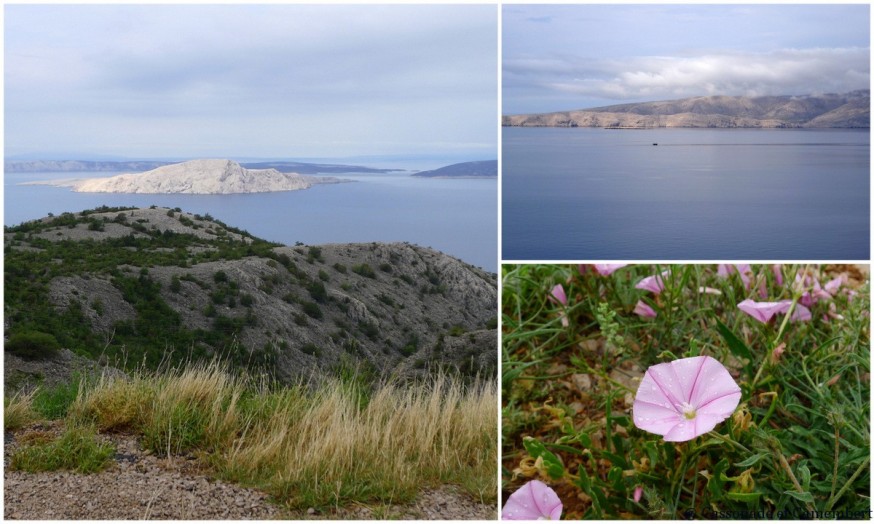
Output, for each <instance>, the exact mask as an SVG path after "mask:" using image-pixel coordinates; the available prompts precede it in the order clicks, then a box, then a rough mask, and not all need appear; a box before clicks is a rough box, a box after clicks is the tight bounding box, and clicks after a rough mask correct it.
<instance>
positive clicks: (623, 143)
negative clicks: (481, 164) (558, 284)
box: [501, 127, 870, 260]
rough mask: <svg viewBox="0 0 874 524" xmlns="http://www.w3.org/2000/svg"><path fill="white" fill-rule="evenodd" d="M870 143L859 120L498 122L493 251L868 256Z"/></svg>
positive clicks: (514, 256)
mask: <svg viewBox="0 0 874 524" xmlns="http://www.w3.org/2000/svg"><path fill="white" fill-rule="evenodd" d="M654 144H658V145H657V146H655V145H654ZM869 150H870V132H869V130H867V129H865V130H847V129H829V130H819V129H817V130H808V129H803V130H802V129H767V130H766V129H644V130H625V129H623V130H610V129H597V128H514V127H505V128H503V164H502V175H501V176H502V199H503V202H502V227H503V235H502V249H503V258H504V259H505V260H541V259H550V260H573V259H581V260H582V259H586V260H593V259H601V260H626V259H628V260H633V259H673V260H685V259H702V260H707V259H711V260H712V259H730V260H736V259H804V260H820V259H822V260H868V259H869V258H870V246H869V238H870V233H869V228H870V220H869V216H870V215H869V209H870V202H869V184H870V175H869V173H870V160H869V158H870V157H869Z"/></svg>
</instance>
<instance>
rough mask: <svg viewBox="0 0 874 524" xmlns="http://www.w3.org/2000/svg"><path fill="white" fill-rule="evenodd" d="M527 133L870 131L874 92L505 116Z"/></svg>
mask: <svg viewBox="0 0 874 524" xmlns="http://www.w3.org/2000/svg"><path fill="white" fill-rule="evenodd" d="M502 123H503V125H504V126H525V127H605V128H653V127H720V128H731V127H752V128H785V127H790V128H802V127H809V128H830V127H831V128H834V127H841V128H852V127H857V128H868V127H870V91H868V90H860V91H852V92H850V93H846V94H842V95H836V94H826V95H807V96H761V97H747V96H705V97H694V98H684V99H681V100H667V101H661V102H644V103H637V104H621V105H614V106H606V107H596V108H591V109H584V110H577V111H563V112H556V113H538V114H529V115H508V116H504V117H503V120H502Z"/></svg>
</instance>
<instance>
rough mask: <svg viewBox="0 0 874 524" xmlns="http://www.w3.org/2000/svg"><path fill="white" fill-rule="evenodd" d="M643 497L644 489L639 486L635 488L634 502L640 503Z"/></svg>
mask: <svg viewBox="0 0 874 524" xmlns="http://www.w3.org/2000/svg"><path fill="white" fill-rule="evenodd" d="M641 495H643V488H642V487H640V486H637V487H635V488H634V502H640V496H641Z"/></svg>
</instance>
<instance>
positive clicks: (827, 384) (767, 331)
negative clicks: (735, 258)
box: [502, 265, 871, 519]
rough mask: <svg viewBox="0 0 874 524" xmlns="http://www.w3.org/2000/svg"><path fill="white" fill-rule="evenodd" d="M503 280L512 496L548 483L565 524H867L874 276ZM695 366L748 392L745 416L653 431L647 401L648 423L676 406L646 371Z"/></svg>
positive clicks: (552, 271)
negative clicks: (720, 522) (860, 522)
mask: <svg viewBox="0 0 874 524" xmlns="http://www.w3.org/2000/svg"><path fill="white" fill-rule="evenodd" d="M502 270H503V282H504V291H503V306H502V307H503V321H502V325H503V329H504V334H503V339H502V344H503V360H504V362H503V369H502V400H503V414H502V424H503V429H502V446H503V455H502V457H503V458H502V460H503V475H502V476H503V487H504V490H505V495H509V494H510V493H513V492H516V491H517V490H518V489H519V488H520V486H522V485H523V484H525V483H526V482H527V481H531V480H534V479H537V480H540V481H542V482H544V483H546V484H547V485H548V486H549V487H550V488H552V489H554V490H555V492H556V493H557V495H558V498H559V499H560V500H561V503H562V504H563V506H564V507H563V511H564V513H563V518H567V519H584V518H594V519H604V518H627V519H644V518H666V519H679V518H710V519H722V518H726V519H759V518H790V519H799V518H800V519H807V518H817V517H819V518H849V519H857V518H865V519H867V518H868V517H869V508H870V498H869V495H870V482H871V480H870V479H871V476H870V451H871V426H870V409H871V406H870V398H871V381H870V346H869V325H870V316H869V315H870V313H869V304H870V299H869V287H868V275H867V272H865V271H860V270H859V269H858V268H856V267H854V266H826V267H822V268H820V267H816V266H793V265H783V266H780V265H777V266H767V265H761V266H758V265H754V266H752V267H750V266H746V265H737V266H728V265H723V266H721V267H717V266H715V265H711V266H701V265H682V266H681V265H671V266H651V265H641V266H627V267H621V268H617V267H615V266H613V267H607V265H604V266H600V267H591V266H580V267H577V266H566V265H518V266H517V265H505V266H503V268H502ZM698 356H707V357H711V358H712V359H715V360H716V361H718V363H719V364H715V365H716V366H717V367H722V366H724V368H725V369H727V372H726V375H725V377H728V374H730V376H731V380H733V381H734V382H736V387H737V388H738V389H739V392H740V395H739V404H737V406H736V408H735V407H734V406H731V407H729V408H728V409H729V410H734V411H733V413H732V414H730V415H729V416H728V418H726V419H725V420H722V419H721V418H720V422H718V423H717V424H716V426H715V428H714V429H712V430H710V431H706V432H703V433H698V432H697V428H698V427H699V426H697V425H695V426H694V427H695V428H696V433H695V434H694V435H691V434H690V435H684V436H683V438H666V436H663V435H662V434H658V433H653V432H649V431H648V430H644V429H641V428H640V427H639V424H638V423H641V424H640V425H645V424H643V423H644V422H646V421H651V420H652V419H648V418H643V419H636V418H635V416H634V411H635V410H636V409H637V408H636V407H635V406H636V405H637V404H636V402H637V401H638V399H639V398H640V397H641V395H643V398H642V400H643V402H645V403H648V405H649V408H648V409H649V410H650V411H652V410H653V409H659V406H661V407H662V408H670V406H668V405H667V404H666V403H664V402H661V403H658V401H657V402H656V403H653V401H652V400H651V399H650V397H647V395H655V393H651V392H650V391H649V390H647V391H645V392H644V393H643V394H641V393H640V392H639V391H638V386H639V385H640V383H641V378H642V377H643V376H644V373H645V372H647V370H652V369H653V367H654V366H656V365H658V364H661V363H669V362H675V361H678V360H680V359H684V358H692V357H698ZM661 369H664V368H661ZM698 369H699V373H700V369H701V368H700V367H699V368H698ZM676 376H677V377H679V379H678V380H679V381H680V382H683V381H684V380H692V379H689V378H685V376H682V375H676ZM712 380H715V379H711V381H712ZM729 382H730V381H729ZM669 383H670V382H669ZM683 383H686V382H683ZM688 383H692V384H695V383H697V376H696V377H695V378H694V381H691V382H688ZM666 387H667V388H668V390H669V391H671V388H672V387H673V386H666ZM702 387H707V386H702ZM653 391H655V389H653ZM693 391H694V387H693ZM705 391H706V390H705ZM699 393H700V391H699ZM689 394H690V395H691V393H689ZM702 394H703V393H702ZM653 398H655V397H653ZM674 402H679V401H678V400H677V401H674ZM684 405H686V404H684ZM653 406H654V407H653ZM665 413H666V415H664V417H665V418H664V419H656V420H658V421H662V420H664V421H667V422H670V417H673V416H674V414H673V413H672V412H670V410H668V409H666V410H665ZM696 416H697V415H696V414H695V412H694V411H692V412H691V414H690V413H689V412H686V416H685V419H694V418H695V417H696ZM678 420H679V426H681V427H682V426H683V424H682V423H683V422H688V420H684V419H683V418H682V417H678ZM664 421H663V422H659V423H666V422H664ZM698 422H699V421H698V420H697V419H696V420H695V424H697V423H698ZM714 422H716V421H715V420H714ZM672 424H673V422H672ZM649 427H652V426H649ZM663 427H668V426H663ZM672 427H674V426H672ZM705 429H706V428H705ZM522 493H524V492H522Z"/></svg>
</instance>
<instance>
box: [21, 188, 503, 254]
mask: <svg viewBox="0 0 874 524" xmlns="http://www.w3.org/2000/svg"><path fill="white" fill-rule="evenodd" d="M114 174H117V173H7V174H6V175H5V182H4V183H5V191H6V196H5V212H4V215H5V216H4V219H5V223H6V224H7V225H14V224H18V223H21V222H24V221H26V220H33V219H37V218H42V217H44V216H46V215H48V213H50V212H51V213H54V214H55V215H58V214H60V213H62V212H65V211H71V212H78V211H82V210H84V209H90V208H94V207H98V206H101V205H107V206H137V207H148V206H150V205H153V204H154V205H158V206H162V207H171V208H173V207H180V208H182V209H183V210H184V211H188V212H191V213H199V214H206V213H209V214H210V215H212V216H213V217H214V218H217V219H219V220H221V221H223V222H225V223H226V224H228V225H230V226H234V227H238V228H241V229H245V230H247V231H249V232H250V233H252V234H253V235H255V236H257V237H260V238H263V239H265V240H270V241H273V242H279V243H282V244H287V245H293V244H294V243H295V242H303V243H305V244H310V245H315V244H327V243H338V242H399V241H404V242H411V243H414V244H418V245H421V246H425V247H431V248H434V249H437V250H439V251H443V252H444V253H447V254H450V255H452V256H455V257H457V258H460V259H461V260H463V261H465V262H468V263H470V264H473V265H475V266H479V267H482V268H483V269H486V270H488V271H496V270H497V253H498V248H497V231H498V225H497V214H498V211H497V182H496V181H495V180H494V179H492V180H488V179H458V180H455V179H427V178H414V177H411V176H409V175H405V174H404V175H397V174H388V175H374V174H367V175H354V174H353V175H347V174H343V175H338V176H339V177H341V178H344V179H350V180H354V181H355V182H353V183H344V184H328V185H317V186H314V187H312V188H310V189H306V190H302V191H285V192H276V193H254V194H239V195H137V194H109V193H74V192H72V191H70V189H69V188H61V187H50V186H35V185H20V184H21V183H22V182H30V181H38V180H53V179H55V180H56V179H69V178H92V177H96V176H111V175H114Z"/></svg>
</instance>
